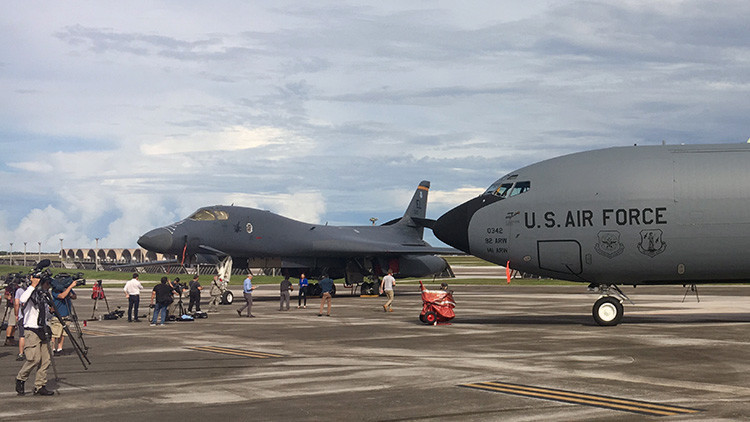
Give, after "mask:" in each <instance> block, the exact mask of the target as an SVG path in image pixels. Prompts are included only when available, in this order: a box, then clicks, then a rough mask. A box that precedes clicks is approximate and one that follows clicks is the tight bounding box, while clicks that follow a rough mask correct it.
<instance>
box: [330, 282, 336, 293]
mask: <svg viewBox="0 0 750 422" xmlns="http://www.w3.org/2000/svg"><path fill="white" fill-rule="evenodd" d="M331 296H336V285H335V284H334V285H333V288H332V289H331Z"/></svg>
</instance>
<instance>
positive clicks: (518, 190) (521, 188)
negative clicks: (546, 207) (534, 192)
mask: <svg viewBox="0 0 750 422" xmlns="http://www.w3.org/2000/svg"><path fill="white" fill-rule="evenodd" d="M529 189H531V182H516V184H515V185H513V189H511V190H510V195H508V196H516V195H520V194H522V193H524V192H526V191H528V190H529Z"/></svg>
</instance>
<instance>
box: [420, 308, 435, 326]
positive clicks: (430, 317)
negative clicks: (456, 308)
mask: <svg viewBox="0 0 750 422" xmlns="http://www.w3.org/2000/svg"><path fill="white" fill-rule="evenodd" d="M435 321H437V314H436V313H435V312H432V311H429V312H425V314H424V317H422V322H424V323H425V324H427V325H432V324H434V323H435Z"/></svg>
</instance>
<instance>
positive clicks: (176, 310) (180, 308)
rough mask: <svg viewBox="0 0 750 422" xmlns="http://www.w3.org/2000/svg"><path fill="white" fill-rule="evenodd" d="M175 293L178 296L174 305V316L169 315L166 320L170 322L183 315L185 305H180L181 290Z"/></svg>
mask: <svg viewBox="0 0 750 422" xmlns="http://www.w3.org/2000/svg"><path fill="white" fill-rule="evenodd" d="M177 293H178V294H179V295H180V296H179V297H178V298H177V303H176V304H175V305H174V309H173V311H174V315H170V316H169V318H168V319H169V320H170V321H177V320H178V319H180V318H182V316H183V315H185V305H183V304H182V289H180V290H178V291H177ZM172 318H174V320H172Z"/></svg>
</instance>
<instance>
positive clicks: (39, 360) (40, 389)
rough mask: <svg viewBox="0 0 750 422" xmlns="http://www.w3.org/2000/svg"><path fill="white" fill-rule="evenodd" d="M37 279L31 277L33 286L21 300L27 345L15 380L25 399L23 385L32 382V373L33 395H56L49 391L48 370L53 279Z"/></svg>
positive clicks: (17, 389)
mask: <svg viewBox="0 0 750 422" xmlns="http://www.w3.org/2000/svg"><path fill="white" fill-rule="evenodd" d="M39 285H40V279H39V278H37V277H36V276H31V286H29V288H28V289H26V291H24V292H23V294H22V295H21V298H20V299H19V301H20V303H21V306H22V307H23V324H24V336H25V337H26V344H25V345H24V356H26V362H24V363H23V366H22V367H21V370H20V371H18V375H17V376H16V392H17V393H18V395H20V396H22V395H24V394H26V392H25V391H24V385H25V383H26V380H28V379H29V376H30V375H31V371H32V370H34V369H36V380H35V382H34V395H39V396H51V395H54V394H55V393H54V392H52V391H49V390H47V369H49V365H50V362H51V358H50V353H49V350H50V346H49V340H50V336H51V333H49V332H48V331H47V326H48V321H49V318H50V316H51V315H50V312H49V304H48V302H47V300H46V298H45V297H44V295H47V294H48V293H47V290H48V289H49V287H50V279H49V278H45V279H44V281H43V282H41V287H40V288H38V289H37V286H39Z"/></svg>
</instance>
